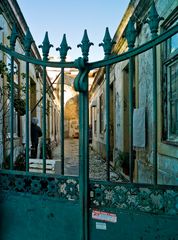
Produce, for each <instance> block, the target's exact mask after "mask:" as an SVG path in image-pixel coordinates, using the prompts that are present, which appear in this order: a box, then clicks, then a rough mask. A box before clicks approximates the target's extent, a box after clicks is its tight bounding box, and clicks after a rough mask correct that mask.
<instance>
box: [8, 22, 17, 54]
mask: <svg viewBox="0 0 178 240" xmlns="http://www.w3.org/2000/svg"><path fill="white" fill-rule="evenodd" d="M17 37H18V33H17V29H16V25H15V23H14V24H13V27H12V33H11V35H10V37H9V39H10V47H11V49H12V50H14V48H15V43H16V39H17Z"/></svg>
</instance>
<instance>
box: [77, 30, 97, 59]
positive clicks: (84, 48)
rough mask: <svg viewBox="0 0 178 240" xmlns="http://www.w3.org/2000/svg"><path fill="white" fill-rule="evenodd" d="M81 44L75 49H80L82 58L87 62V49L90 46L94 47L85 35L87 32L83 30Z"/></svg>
mask: <svg viewBox="0 0 178 240" xmlns="http://www.w3.org/2000/svg"><path fill="white" fill-rule="evenodd" d="M81 43H82V44H78V45H77V47H80V48H81V49H82V55H83V58H84V59H85V60H86V61H88V54H89V49H90V46H92V45H94V44H93V43H92V42H90V40H89V38H88V34H87V30H86V29H85V31H84V35H83V39H82V42H81Z"/></svg>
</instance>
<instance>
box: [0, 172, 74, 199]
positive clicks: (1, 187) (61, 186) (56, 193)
mask: <svg viewBox="0 0 178 240" xmlns="http://www.w3.org/2000/svg"><path fill="white" fill-rule="evenodd" d="M0 191H9V192H23V193H27V194H33V195H34V194H35V195H43V196H46V197H56V198H59V199H63V200H75V201H77V200H78V199H79V182H78V179H77V178H72V177H70V178H69V177H65V176H60V177H54V176H48V175H46V176H45V177H44V176H43V175H32V174H27V175H23V174H21V173H17V174H7V173H1V176H0Z"/></svg>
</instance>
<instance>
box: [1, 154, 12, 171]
mask: <svg viewBox="0 0 178 240" xmlns="http://www.w3.org/2000/svg"><path fill="white" fill-rule="evenodd" d="M2 168H3V169H9V168H10V155H7V156H6V157H5V159H4V161H3V162H2Z"/></svg>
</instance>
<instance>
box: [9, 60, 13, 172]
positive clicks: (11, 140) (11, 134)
mask: <svg viewBox="0 0 178 240" xmlns="http://www.w3.org/2000/svg"><path fill="white" fill-rule="evenodd" d="M10 148H11V151H10V169H11V170H12V169H13V165H14V57H13V56H11V73H10Z"/></svg>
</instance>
